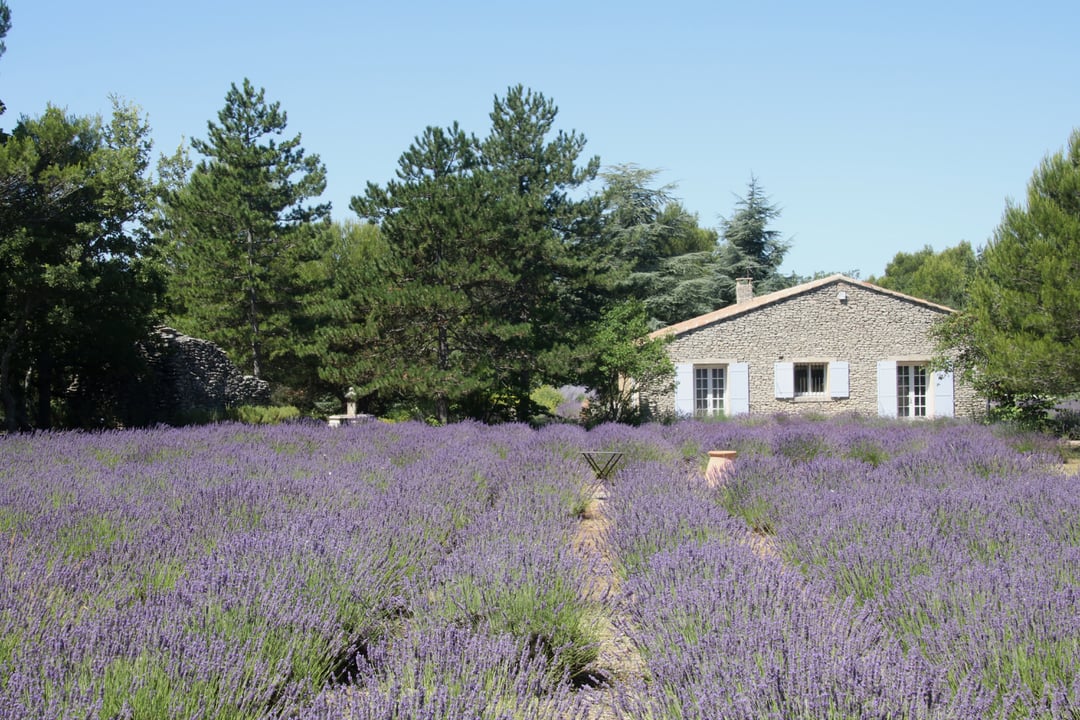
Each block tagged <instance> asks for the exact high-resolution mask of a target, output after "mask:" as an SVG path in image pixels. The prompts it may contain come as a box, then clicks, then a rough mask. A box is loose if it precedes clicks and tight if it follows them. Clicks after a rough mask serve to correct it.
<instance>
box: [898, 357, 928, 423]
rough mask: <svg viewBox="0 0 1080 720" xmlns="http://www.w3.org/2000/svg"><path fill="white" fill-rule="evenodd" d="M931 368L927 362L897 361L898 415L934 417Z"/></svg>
mask: <svg viewBox="0 0 1080 720" xmlns="http://www.w3.org/2000/svg"><path fill="white" fill-rule="evenodd" d="M930 380H931V378H930V368H928V367H927V364H926V363H925V362H898V363H896V417H898V418H928V417H933V416H934V413H933V410H932V408H931V405H932V403H933V397H934V395H933V393H932V392H931V390H930V387H931V386H930Z"/></svg>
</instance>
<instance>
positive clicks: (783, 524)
mask: <svg viewBox="0 0 1080 720" xmlns="http://www.w3.org/2000/svg"><path fill="white" fill-rule="evenodd" d="M1021 440H1022V439H1021V438H1017V437H998V436H996V435H995V434H994V433H993V432H992V431H991V430H989V429H987V428H981V427H976V426H971V425H965V424H959V423H894V422H885V421H879V420H868V419H859V418H841V419H836V420H830V421H811V420H806V419H800V418H785V417H778V418H750V419H746V420H742V421H728V422H721V423H697V422H682V423H677V424H675V425H672V426H646V427H642V428H627V427H621V426H613V425H605V426H600V427H597V428H595V429H593V430H591V431H588V432H586V431H584V430H583V429H581V428H579V427H576V426H571V425H552V426H549V427H547V428H545V429H543V430H541V431H534V430H531V429H529V428H527V427H524V426H514V425H508V426H501V427H484V426H480V425H476V424H471V423H464V424H461V425H456V426H451V427H445V428H429V427H425V426H423V425H420V424H414V423H405V424H401V425H387V424H383V423H377V422H372V423H369V424H365V425H361V426H353V427H347V428H336V429H332V430H331V429H329V428H325V427H321V426H311V425H303V426H273V427H260V428H254V429H253V428H250V427H244V426H240V425H219V426H213V427H202V428H186V429H179V430H173V429H154V430H145V431H136V432H112V433H103V434H63V433H42V434H37V435H32V436H8V437H4V438H0V541H2V544H0V718H20V719H21V718H222V719H232V718H264V717H270V718H274V717H277V718H296V719H297V720H302V719H306V718H327V719H328V720H339V719H342V720H343V719H344V718H406V717H408V718H430V719H431V720H436V719H450V718H493V719H494V718H499V719H501V718H551V719H552V720H556V719H559V720H562V719H563V718H575V717H581V718H585V717H596V716H597V711H596V703H598V702H599V703H602V704H606V705H609V706H611V708H612V710H611V711H612V712H614V713H615V714H616V715H620V714H621V715H622V716H624V717H635V718H653V719H655V720H660V719H661V718H717V717H724V718H896V717H907V718H966V717H970V718H984V717H985V718H1029V717H1033V718H1070V717H1076V716H1077V714H1078V712H1080V673H1078V671H1077V668H1078V667H1080V613H1078V612H1077V607H1078V600H1080V499H1078V496H1077V493H1076V480H1075V478H1074V477H1071V476H1067V475H1064V474H1061V473H1059V472H1057V470H1056V469H1055V468H1054V467H1053V465H1054V463H1055V461H1056V458H1055V457H1054V456H1052V455H1050V454H1047V453H1044V452H1041V451H1040V450H1039V447H1040V445H1039V443H1033V442H1027V441H1023V442H1021ZM712 449H734V450H737V451H739V457H738V460H737V461H736V465H735V467H734V470H733V472H732V473H731V474H730V475H728V476H727V478H726V480H725V482H724V483H723V484H722V485H719V486H716V487H709V486H708V485H706V483H705V482H704V481H703V477H702V472H703V469H704V453H705V451H706V450H712ZM582 450H616V451H620V452H622V453H624V460H623V464H622V466H621V467H620V469H619V470H618V472H617V473H616V475H615V476H614V478H613V480H612V481H611V482H610V483H608V485H607V488H606V489H607V501H606V503H605V505H604V508H603V512H604V515H605V517H606V520H607V525H605V526H603V527H604V528H606V529H604V530H603V535H602V537H601V538H600V542H601V544H602V545H604V546H605V547H606V548H607V550H608V554H609V555H610V560H611V563H612V565H613V566H614V568H615V573H616V576H617V577H616V579H615V581H614V582H612V583H611V588H612V589H611V592H609V593H608V594H607V595H606V596H604V597H601V598H596V597H592V596H590V595H589V593H587V592H586V591H585V590H586V587H587V586H588V585H589V582H590V578H589V573H590V572H595V571H596V568H592V567H587V566H585V564H584V563H583V559H582V557H579V556H578V555H577V554H576V553H575V552H574V550H573V537H574V534H575V532H576V531H577V529H578V527H579V522H580V520H579V515H580V514H581V511H582V510H583V509H584V508H585V506H586V503H587V501H588V498H589V495H590V492H591V489H592V485H593V484H594V479H593V478H592V477H591V474H590V473H589V470H588V468H587V466H586V465H585V463H584V462H583V460H582V458H581V456H580V452H581V451H582ZM601 620H605V621H612V620H613V621H615V622H616V623H618V624H619V627H620V628H621V629H622V630H623V631H625V633H626V634H627V635H628V636H629V638H630V639H631V640H632V651H633V652H634V653H636V654H639V655H640V660H641V662H640V664H638V663H627V667H638V666H639V665H640V667H641V668H642V670H640V671H635V673H634V674H632V675H631V676H618V675H617V674H612V673H605V672H603V668H599V669H598V668H597V667H596V663H597V662H599V660H598V645H599V643H600V642H601V640H602V638H601V637H600V634H599V632H598V628H599V627H601V626H603V625H604V622H601ZM586 670H588V672H586ZM584 677H589V678H595V677H601V678H603V677H607V678H608V679H609V684H610V685H612V686H611V687H607V688H603V687H601V688H586V689H578V688H577V682H575V681H581V679H582V678H584Z"/></svg>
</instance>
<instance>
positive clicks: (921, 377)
mask: <svg viewBox="0 0 1080 720" xmlns="http://www.w3.org/2000/svg"><path fill="white" fill-rule="evenodd" d="M911 371H912V375H913V380H912V406H913V407H914V411H915V412H914V415H915V417H926V367H925V366H922V365H920V366H918V367H913V368H911Z"/></svg>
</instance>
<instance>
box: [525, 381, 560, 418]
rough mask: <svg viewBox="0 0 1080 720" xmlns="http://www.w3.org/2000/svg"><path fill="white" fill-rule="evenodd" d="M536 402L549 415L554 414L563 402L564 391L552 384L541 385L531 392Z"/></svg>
mask: <svg viewBox="0 0 1080 720" xmlns="http://www.w3.org/2000/svg"><path fill="white" fill-rule="evenodd" d="M529 397H530V398H531V399H532V401H533V402H534V403H536V404H537V405H539V406H540V407H542V408H543V409H544V411H545V412H546V413H547V414H548V415H554V414H555V411H556V410H558V409H559V406H560V405H562V403H563V396H562V393H561V392H559V389H558V388H556V387H552V386H551V385H541V386H540V387H538V388H536V389H535V390H533V391H532V393H530V394H529Z"/></svg>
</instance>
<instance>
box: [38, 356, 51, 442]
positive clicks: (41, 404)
mask: <svg viewBox="0 0 1080 720" xmlns="http://www.w3.org/2000/svg"><path fill="white" fill-rule="evenodd" d="M52 371H53V358H52V353H51V352H49V351H48V350H46V349H42V350H41V352H40V353H38V361H37V409H36V410H35V412H34V426H35V427H36V428H38V429H39V430H48V429H49V428H51V427H52V380H53V372H52Z"/></svg>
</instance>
